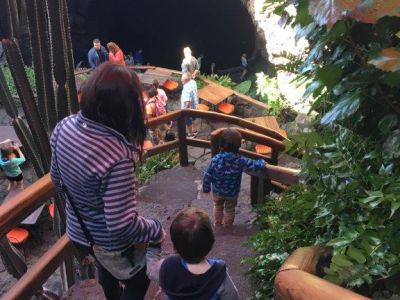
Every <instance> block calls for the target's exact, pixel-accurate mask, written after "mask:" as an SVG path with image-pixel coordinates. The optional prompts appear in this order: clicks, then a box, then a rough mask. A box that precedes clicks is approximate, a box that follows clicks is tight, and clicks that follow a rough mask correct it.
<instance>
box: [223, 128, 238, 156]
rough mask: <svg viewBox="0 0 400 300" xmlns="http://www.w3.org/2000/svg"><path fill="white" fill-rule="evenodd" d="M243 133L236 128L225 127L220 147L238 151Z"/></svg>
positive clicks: (229, 150)
mask: <svg viewBox="0 0 400 300" xmlns="http://www.w3.org/2000/svg"><path fill="white" fill-rule="evenodd" d="M241 144H242V135H241V134H240V132H239V131H237V130H235V129H225V130H224V131H223V132H222V135H221V141H220V147H221V150H222V151H224V152H232V153H238V152H239V148H240V145H241Z"/></svg>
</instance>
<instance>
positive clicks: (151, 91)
mask: <svg viewBox="0 0 400 300" xmlns="http://www.w3.org/2000/svg"><path fill="white" fill-rule="evenodd" d="M147 94H148V95H149V98H153V97H155V96H157V94H158V91H157V89H156V88H155V87H154V86H152V87H150V88H149V89H148V90H147Z"/></svg>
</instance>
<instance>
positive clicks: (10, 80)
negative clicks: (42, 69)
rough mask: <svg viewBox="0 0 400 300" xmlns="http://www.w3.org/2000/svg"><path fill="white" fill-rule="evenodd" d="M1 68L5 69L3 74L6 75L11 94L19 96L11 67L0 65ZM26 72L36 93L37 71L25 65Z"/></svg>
mask: <svg viewBox="0 0 400 300" xmlns="http://www.w3.org/2000/svg"><path fill="white" fill-rule="evenodd" d="M0 68H1V69H2V70H3V74H4V77H5V80H6V82H7V86H8V89H9V90H10V93H11V95H12V96H18V94H17V89H16V87H15V84H14V80H13V78H12V76H11V72H10V68H9V67H8V66H7V65H3V66H0ZM25 72H26V75H27V76H28V80H29V83H30V85H31V87H32V89H33V92H34V93H35V94H36V84H35V72H34V70H33V68H32V67H29V66H25Z"/></svg>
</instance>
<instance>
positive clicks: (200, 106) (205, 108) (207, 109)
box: [197, 103, 210, 111]
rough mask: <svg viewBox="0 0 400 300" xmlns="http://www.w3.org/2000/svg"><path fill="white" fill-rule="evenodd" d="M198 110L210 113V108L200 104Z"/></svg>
mask: <svg viewBox="0 0 400 300" xmlns="http://www.w3.org/2000/svg"><path fill="white" fill-rule="evenodd" d="M197 109H198V110H202V111H209V110H210V107H209V106H208V105H206V104H202V103H200V104H197Z"/></svg>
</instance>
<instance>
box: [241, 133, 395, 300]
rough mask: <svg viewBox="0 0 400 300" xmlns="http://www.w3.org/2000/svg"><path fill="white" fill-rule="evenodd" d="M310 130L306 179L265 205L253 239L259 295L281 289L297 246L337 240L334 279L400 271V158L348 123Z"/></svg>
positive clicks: (369, 278)
mask: <svg viewBox="0 0 400 300" xmlns="http://www.w3.org/2000/svg"><path fill="white" fill-rule="evenodd" d="M315 136H316V133H312V134H309V136H308V137H307V134H306V135H303V143H304V144H303V145H306V144H308V145H309V147H306V150H305V151H304V153H303V157H304V158H303V163H304V168H303V175H302V176H304V178H305V184H304V185H298V186H295V187H293V188H292V189H291V190H290V191H288V192H286V193H284V194H283V195H282V196H281V198H280V199H279V200H277V201H267V202H266V204H265V205H264V206H263V207H262V208H261V210H260V212H259V218H258V221H259V224H260V225H261V226H262V228H263V230H261V231H260V232H259V233H258V234H256V235H255V236H254V237H252V239H251V240H250V241H249V243H251V245H252V246H253V248H254V249H255V251H256V252H257V253H259V255H257V256H254V257H250V258H248V259H247V262H249V263H251V264H252V267H251V270H250V275H251V277H252V278H253V279H254V282H255V283H256V286H257V292H258V293H257V294H256V295H255V298H256V299H265V297H266V296H271V295H272V293H273V279H274V277H275V273H276V270H277V269H278V268H279V266H280V265H281V264H282V263H283V261H284V259H285V258H286V257H287V256H288V255H289V254H290V253H291V252H292V251H294V250H295V249H296V248H298V247H302V246H309V245H314V244H319V245H321V244H322V245H328V246H331V247H332V248H333V259H332V262H331V264H330V266H329V268H325V272H326V274H327V275H326V276H325V278H326V279H329V280H330V281H333V282H335V283H339V284H342V283H345V284H346V286H348V287H361V286H363V285H364V284H368V285H369V286H370V287H373V286H374V284H376V280H377V279H379V278H386V277H388V276H391V275H394V274H396V273H398V272H399V270H400V265H399V258H400V255H399V253H400V251H399V250H400V236H399V235H398V234H397V232H398V230H399V229H400V213H399V210H398V209H399V207H400V198H399V197H398V195H400V177H399V176H395V174H398V170H397V172H396V168H395V167H394V166H395V164H396V159H395V158H392V157H390V156H385V157H382V156H381V155H380V153H385V152H386V150H385V148H384V147H383V146H382V145H377V144H376V143H374V141H371V140H369V139H365V138H363V137H361V136H358V135H355V134H354V133H353V132H351V131H349V130H347V129H345V128H340V129H338V130H336V131H330V130H326V131H323V132H321V136H317V137H315Z"/></svg>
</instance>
